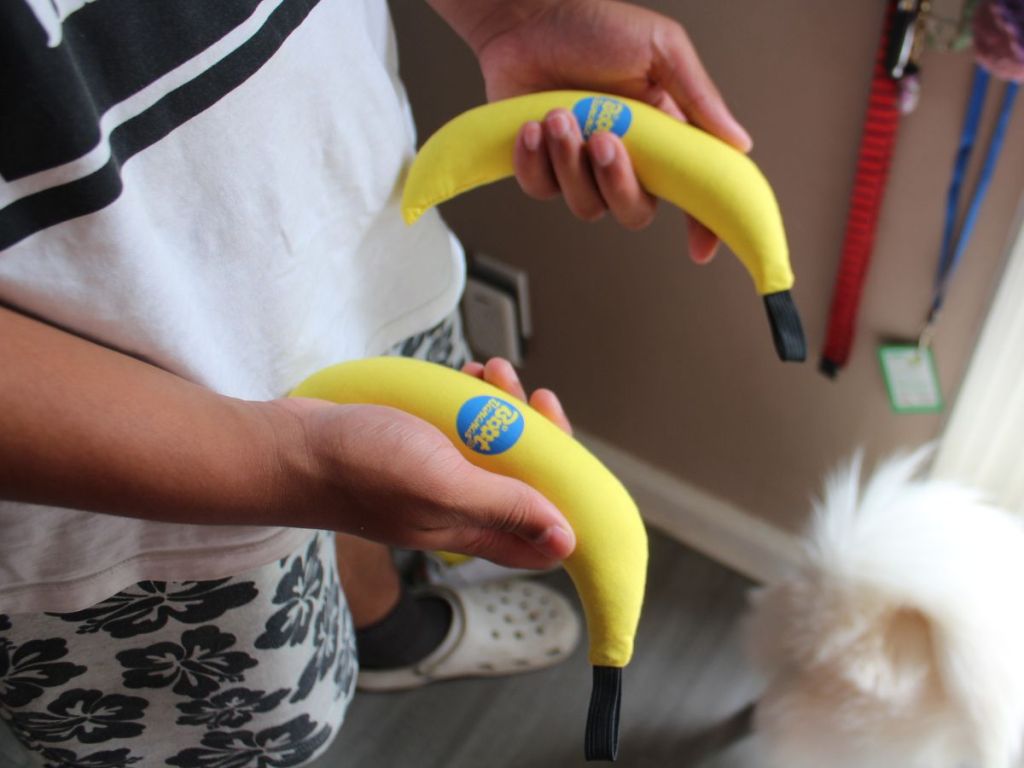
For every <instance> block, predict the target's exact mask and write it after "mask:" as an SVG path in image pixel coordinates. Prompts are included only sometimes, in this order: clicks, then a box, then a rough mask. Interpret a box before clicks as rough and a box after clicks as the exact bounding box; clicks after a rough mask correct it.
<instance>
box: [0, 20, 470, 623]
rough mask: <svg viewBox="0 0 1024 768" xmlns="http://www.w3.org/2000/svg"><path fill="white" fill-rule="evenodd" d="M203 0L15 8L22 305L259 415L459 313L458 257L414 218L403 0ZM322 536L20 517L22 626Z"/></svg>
mask: <svg viewBox="0 0 1024 768" xmlns="http://www.w3.org/2000/svg"><path fill="white" fill-rule="evenodd" d="M185 7H186V6H184V5H180V6H179V5H178V4H163V6H161V8H162V10H160V11H159V12H157V13H154V12H153V11H152V10H147V9H148V8H151V6H150V5H149V4H146V3H125V2H121V1H120V0H60V2H56V3H54V2H51V0H14V2H13V3H8V4H6V6H5V7H4V9H3V10H0V24H3V25H7V27H8V30H9V31H10V32H11V33H12V34H14V35H17V38H16V39H17V40H18V41H19V44H20V48H19V49H18V50H16V51H14V52H13V56H14V60H15V64H16V68H17V67H22V66H23V67H24V70H23V71H17V70H16V74H17V75H18V77H16V78H15V80H16V81H17V82H18V84H19V85H18V86H17V87H16V88H13V89H12V90H11V91H10V92H9V93H8V94H7V95H5V100H6V99H9V101H8V103H7V104H5V105H4V111H5V117H4V121H0V175H2V177H3V178H2V181H0V303H3V304H5V305H7V306H9V307H11V308H14V309H16V310H18V311H21V312H24V313H26V314H29V315H32V316H35V317H38V318H42V319H45V320H46V321H48V322H50V323H52V324H54V325H57V326H59V327H61V328H63V329H66V330H68V331H71V332H73V333H75V334H78V335H80V336H82V337H85V338H87V339H90V340H93V341H95V342H98V343H101V344H104V345H106V346H109V347H111V348H114V349H117V350H120V351H122V352H126V353H128V354H131V355H134V356H137V357H139V358H142V359H144V360H146V361H148V362H150V363H152V364H154V365H157V366H159V367H161V368H164V369H167V370H169V371H172V372H174V373H176V374H178V375H180V376H183V377H186V378H188V379H190V380H192V381H195V382H198V383H200V384H203V385H204V386H207V387H209V388H211V389H213V390H216V391H217V392H221V393H223V394H226V395H231V396H235V397H242V398H249V399H269V398H273V397H279V396H281V395H283V394H285V393H286V392H287V391H288V390H289V389H290V388H291V387H292V386H294V385H295V384H296V383H298V382H299V381H301V380H302V379H303V378H305V377H306V376H307V375H309V374H310V373H313V372H314V371H316V370H318V369H320V368H322V367H324V366H326V365H329V364H331V363H334V362H338V361H341V360H345V359H351V358H356V357H362V356H366V355H370V354H376V353H379V352H382V351H384V350H385V349H387V348H388V347H389V346H390V345H392V344H394V343H395V342H397V341H399V340H401V339H403V338H405V337H407V336H409V335H412V334H413V333H416V332H418V331H421V330H424V329H425V328H427V327H429V326H430V325H432V324H434V323H436V322H438V321H439V320H441V319H442V318H443V317H444V316H445V315H447V314H448V313H449V312H451V310H452V309H453V308H454V307H455V305H456V303H457V300H458V296H459V294H460V293H461V290H462V281H463V257H462V252H461V250H460V248H459V247H458V244H457V242H455V240H454V238H452V237H451V235H450V233H449V232H448V230H447V228H446V227H445V226H444V224H443V223H442V221H441V220H440V218H439V217H438V216H437V215H436V214H433V215H429V216H427V217H425V218H424V219H423V220H421V221H420V222H419V223H417V224H416V225H415V226H413V227H406V226H405V224H404V223H403V222H402V219H401V216H400V214H399V210H398V197H399V195H400V190H401V180H402V175H403V171H404V169H405V167H406V166H407V165H408V162H409V161H410V159H411V157H412V155H413V151H414V144H415V137H414V132H413V125H412V120H411V115H410V111H409V105H408V101H407V99H406V97H405V93H404V91H403V89H402V86H401V83H400V82H399V80H398V74H397V65H396V55H395V41H394V38H393V33H392V30H391V26H390V20H389V18H388V14H387V8H386V5H385V3H384V1H383V0H217V2H216V3H207V4H199V5H198V6H197V5H196V4H190V5H188V6H187V8H188V9H191V10H190V12H187V13H186V12H185V11H183V10H176V9H178V8H185ZM197 7H198V8H203V9H204V10H201V11H199V12H198V13H197V12H196V10H195V9H196V8H197ZM115 14H117V15H116V16H115ZM125 14H128V17H126V16H125ZM116 407H117V404H116V403H111V408H116ZM0 428H2V414H0ZM307 536H308V531H300V530H292V529H278V528H263V527H227V526H187V525H171V524H163V523H154V522H147V521H142V520H135V519H126V518H115V517H109V516H105V515H97V514H93V513H88V512H80V511H71V510H61V509H50V508H42V507H33V506H29V505H25V504H15V503H9V502H0V613H16V612H26V611H42V610H46V611H70V610H78V609H81V608H83V607H86V606H88V605H91V604H93V603H95V602H97V601H99V600H101V599H103V598H106V597H108V596H110V595H111V594H114V593H115V592H117V591H119V590H120V589H123V588H124V587H126V586H128V585H130V584H132V583H134V582H136V581H139V580H143V579H160V580H165V579H166V580H186V579H211V578H220V577H223V576H227V575H231V574H235V573H239V572H241V571H244V570H246V569H248V568H251V567H254V566H256V565H262V564H265V563H268V562H271V561H273V560H274V559H277V558H279V557H281V556H282V555H284V554H286V553H287V552H289V551H291V550H293V549H294V548H296V547H297V546H298V545H299V543H300V542H301V540H302V539H304V538H305V537H307Z"/></svg>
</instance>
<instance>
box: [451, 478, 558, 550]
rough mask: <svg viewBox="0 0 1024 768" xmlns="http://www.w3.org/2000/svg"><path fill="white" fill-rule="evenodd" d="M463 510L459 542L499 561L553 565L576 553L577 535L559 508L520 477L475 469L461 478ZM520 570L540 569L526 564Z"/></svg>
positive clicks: (458, 509)
mask: <svg viewBox="0 0 1024 768" xmlns="http://www.w3.org/2000/svg"><path fill="white" fill-rule="evenodd" d="M462 480H463V482H462V483H461V484H460V485H461V488H460V490H461V494H460V498H459V505H458V508H457V509H456V510H454V511H455V512H456V513H457V514H459V515H460V517H461V518H462V519H463V521H464V525H463V527H462V530H461V532H460V534H458V537H459V538H461V539H462V541H459V542H458V543H459V544H460V545H462V546H464V547H465V548H466V550H467V551H470V550H471V551H472V554H477V555H480V556H481V557H485V558H487V559H488V560H494V561H495V562H511V560H517V561H520V562H522V561H523V560H524V559H529V560H532V561H534V562H537V556H538V555H539V556H540V558H541V561H543V563H544V564H545V565H546V564H550V561H552V560H563V559H565V558H566V557H568V556H569V555H570V554H572V551H573V549H574V548H575V546H576V535H575V534H574V533H573V530H572V527H571V526H570V525H569V522H568V521H567V520H566V519H565V517H564V516H563V515H562V513H561V512H559V511H558V508H557V507H556V506H555V505H554V504H552V503H551V502H550V501H549V500H548V499H547V498H545V497H544V496H543V494H541V493H540V492H539V491H537V490H536V489H534V488H532V487H530V486H529V485H527V484H526V483H524V482H522V481H520V480H516V479H515V478H511V477H505V476H504V475H498V474H495V473H493V472H488V471H487V470H485V469H481V468H479V467H477V466H474V465H469V471H468V472H467V474H466V476H465V477H464V478H463V479H462ZM485 550H486V551H485ZM521 567H538V566H537V565H529V564H525V563H522V566H521Z"/></svg>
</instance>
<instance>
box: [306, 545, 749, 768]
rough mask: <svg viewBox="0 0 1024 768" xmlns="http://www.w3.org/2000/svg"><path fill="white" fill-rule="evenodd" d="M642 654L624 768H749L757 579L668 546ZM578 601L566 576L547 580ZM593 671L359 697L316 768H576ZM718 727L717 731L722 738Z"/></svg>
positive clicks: (574, 667)
mask: <svg viewBox="0 0 1024 768" xmlns="http://www.w3.org/2000/svg"><path fill="white" fill-rule="evenodd" d="M651 544H652V547H651V567H650V572H649V581H648V584H649V586H648V594H647V600H646V604H645V606H644V618H643V620H642V622H641V625H640V631H639V634H638V637H637V651H636V655H635V657H634V659H633V661H632V662H631V664H630V665H629V667H627V669H626V673H625V678H624V680H625V683H624V691H623V702H622V722H621V730H620V751H619V760H618V763H617V765H618V766H622V768H633V767H640V766H642V767H643V768H648V766H662V765H665V766H669V765H670V766H677V767H689V766H700V767H701V768H749V767H751V766H753V765H754V764H755V763H754V761H753V760H752V756H751V755H750V754H749V753H750V747H751V745H750V744H749V742H748V741H746V740H740V741H736V742H733V743H732V745H731V746H729V747H728V748H724V749H723V748H722V741H723V740H725V741H727V742H728V741H730V740H731V739H730V738H729V736H728V731H729V730H730V728H729V726H727V725H723V723H726V722H727V721H728V720H729V717H730V716H731V715H733V714H734V713H736V712H737V711H739V710H741V709H742V708H743V707H744V706H745V705H746V704H747V703H748V702H750V701H751V700H752V699H753V698H754V697H755V696H756V694H757V689H758V683H757V681H756V680H755V679H754V677H753V675H752V674H751V673H750V671H749V670H748V668H747V667H746V665H745V663H744V661H743V654H742V649H741V647H740V642H739V636H738V634H739V633H738V625H739V622H740V619H741V615H742V612H743V607H744V605H745V599H746V598H745V595H746V593H747V591H748V590H749V589H750V588H751V584H750V582H748V581H747V580H746V579H744V578H742V577H740V576H738V575H736V574H734V573H733V572H731V571H729V570H726V569H725V568H723V567H722V566H720V565H717V564H716V563H714V562H712V561H710V560H708V559H706V558H704V557H702V556H700V555H698V554H696V553H694V552H692V551H690V550H688V549H686V548H684V547H682V546H681V545H679V544H678V543H676V542H674V541H672V540H670V539H668V538H667V537H664V536H661V535H654V536H653V537H652V542H651ZM544 578H545V579H546V580H547V581H548V583H551V584H553V585H555V586H557V587H558V588H559V589H561V590H563V591H564V592H565V593H566V594H569V595H573V599H575V596H574V593H573V590H572V584H571V583H570V582H569V580H568V578H567V577H566V576H565V574H564V573H557V574H552V575H549V576H546V577H544ZM589 696H590V668H589V665H588V664H587V660H586V649H585V648H584V647H582V646H581V647H580V648H578V649H577V651H576V653H575V654H574V656H573V657H572V658H571V659H570V660H569V661H568V662H566V663H564V664H561V665H560V666H558V667H555V668H553V669H549V670H546V671H543V672H537V673H533V674H529V675H522V676H518V677H511V678H503V679H492V680H466V681H455V682H449V683H443V684H436V685H433V686H429V687H427V688H424V689H421V690H419V691H414V692H411V693H403V694H358V695H357V696H356V698H355V700H354V702H353V703H352V706H351V708H350V710H349V714H348V717H347V719H346V722H345V725H344V727H343V728H342V730H341V734H340V735H339V737H338V738H337V740H336V741H335V743H334V744H333V745H332V747H331V748H330V750H329V751H328V752H327V754H326V755H324V756H323V757H322V758H320V759H319V760H318V761H316V763H314V764H313V765H314V766H315V768H349V767H350V766H351V767H353V768H354V767H358V768H363V767H364V766H372V768H406V767H411V766H415V767H416V768H432V767H436V768H511V767H512V766H516V767H517V768H518V767H520V766H522V767H523V768H548V767H549V766H550V768H572V767H573V766H583V765H588V764H587V763H585V762H584V760H583V730H584V723H585V721H586V714H587V703H588V699H589ZM716 726H717V727H716Z"/></svg>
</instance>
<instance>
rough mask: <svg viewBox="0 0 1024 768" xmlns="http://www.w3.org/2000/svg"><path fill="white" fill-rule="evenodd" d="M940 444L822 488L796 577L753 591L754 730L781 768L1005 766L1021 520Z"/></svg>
mask: <svg viewBox="0 0 1024 768" xmlns="http://www.w3.org/2000/svg"><path fill="white" fill-rule="evenodd" d="M928 456H929V450H928V449H923V450H920V451H918V452H916V453H915V454H913V455H910V456H899V457H896V458H894V459H892V460H890V461H888V462H887V463H885V464H883V465H882V466H881V467H879V468H878V469H877V471H876V472H875V473H874V474H873V476H872V477H871V479H870V480H869V481H868V482H867V483H866V485H865V487H864V489H863V491H861V490H860V474H861V460H860V457H859V456H858V457H857V458H855V459H854V460H853V461H852V462H851V464H850V465H849V466H848V467H847V468H846V469H844V470H842V471H841V472H838V473H836V474H835V475H834V476H833V477H831V478H830V479H829V481H828V482H827V484H826V489H825V494H824V498H823V500H821V501H820V502H817V503H816V505H815V518H814V521H813V524H812V527H811V531H810V533H809V535H808V537H807V539H806V546H805V558H804V560H805V562H804V566H803V568H802V569H801V571H800V572H799V573H797V574H796V575H794V576H793V577H792V578H790V579H788V580H786V581H785V582H783V583H780V584H778V585H776V586H772V587H769V588H767V589H765V590H762V591H761V592H759V593H758V594H756V595H755V596H754V598H753V609H752V614H751V616H750V621H749V623H748V630H749V634H748V637H749V642H750V648H751V653H752V655H753V657H754V659H755V661H756V662H757V663H758V665H759V666H760V668H761V669H762V670H763V671H764V672H765V673H766V675H767V677H768V681H769V685H768V689H767V691H766V693H765V695H764V697H763V698H762V699H761V701H760V702H759V703H758V706H757V714H756V724H755V737H756V738H757V739H758V742H759V743H758V746H759V748H758V750H757V751H758V754H759V755H761V756H763V757H764V762H765V764H766V765H771V766H779V767H780V768H781V767H782V766H785V768H853V767H854V766H856V767H857V768H963V767H964V766H972V768H1009V766H1012V765H1015V764H1016V760H1017V759H1018V753H1019V748H1020V743H1021V736H1022V734H1024V528H1022V526H1021V523H1020V521H1018V520H1017V519H1016V518H1015V517H1013V516H1011V515H1009V514H1008V513H1005V512H1002V511H1000V510H998V509H995V508H993V507H991V506H989V505H987V504H986V503H984V502H983V500H982V499H981V497H980V495H979V494H977V493H975V492H973V491H971V490H969V489H967V488H964V487H961V486H958V485H955V484H952V483H947V482H937V481H924V480H915V479H914V475H915V474H916V472H917V471H918V469H919V468H920V467H921V466H922V464H923V463H924V462H925V461H926V460H927V458H928Z"/></svg>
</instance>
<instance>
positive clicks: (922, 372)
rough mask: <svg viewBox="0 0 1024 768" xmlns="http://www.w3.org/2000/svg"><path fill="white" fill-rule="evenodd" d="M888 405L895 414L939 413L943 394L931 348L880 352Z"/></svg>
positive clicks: (886, 347)
mask: <svg viewBox="0 0 1024 768" xmlns="http://www.w3.org/2000/svg"><path fill="white" fill-rule="evenodd" d="M878 361H879V363H881V365H882V376H883V378H884V379H885V388H886V390H888V392H889V404H890V405H891V406H892V409H893V411H895V412H896V413H939V412H940V411H941V410H942V408H943V402H942V390H941V388H940V387H939V377H938V374H937V373H936V369H935V358H934V356H933V355H932V350H931V348H930V347H923V348H922V347H920V346H918V345H917V344H884V345H882V346H881V347H879V348H878Z"/></svg>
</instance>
